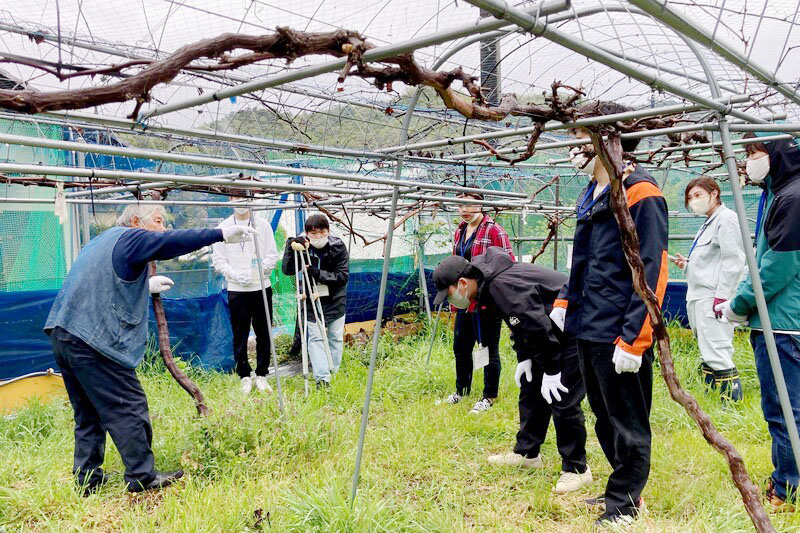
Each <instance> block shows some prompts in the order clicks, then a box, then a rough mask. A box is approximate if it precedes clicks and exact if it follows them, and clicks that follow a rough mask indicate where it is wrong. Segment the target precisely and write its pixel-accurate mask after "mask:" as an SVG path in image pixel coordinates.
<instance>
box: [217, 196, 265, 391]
mask: <svg viewBox="0 0 800 533" xmlns="http://www.w3.org/2000/svg"><path fill="white" fill-rule="evenodd" d="M234 202H235V200H234ZM233 211H234V213H233V215H232V216H230V217H228V218H226V219H225V220H223V221H222V222H221V223H220V224H219V225H218V226H217V228H219V229H223V230H224V229H225V228H227V227H231V226H249V227H251V228H253V229H254V230H255V231H256V232H257V236H256V237H255V238H256V239H258V251H259V252H260V253H261V258H262V261H263V262H262V264H261V265H259V263H258V255H257V254H256V250H255V246H254V244H253V241H247V242H244V243H236V244H226V243H224V242H219V243H216V244H214V245H213V246H212V250H213V254H212V259H211V262H212V264H213V266H214V270H216V271H217V272H219V273H220V274H222V275H223V276H225V280H226V282H227V286H228V304H229V308H230V313H231V328H232V330H233V358H234V360H235V361H236V373H237V374H238V375H239V378H241V387H242V392H243V393H244V394H245V395H247V394H250V391H251V390H252V388H253V384H255V386H256V389H258V390H259V391H261V392H272V388H271V387H270V386H269V384H268V383H267V377H266V376H267V374H268V373H269V360H270V344H269V338H270V337H269V329H268V328H270V327H271V325H270V324H268V323H267V315H266V313H265V312H264V302H263V298H262V296H261V282H260V279H261V278H260V276H259V274H258V270H259V268H260V269H261V271H262V272H263V273H264V284H265V286H266V293H267V301H268V302H269V314H270V317H272V287H271V286H270V279H269V277H270V274H271V273H272V270H273V269H274V268H275V265H276V264H277V263H278V249H277V247H276V246H275V236H274V234H273V232H272V226H270V223H269V222H268V221H267V220H266V219H264V218H262V217H259V216H256V215H255V214H254V213H252V214H251V211H250V209H249V208H247V207H234V208H233ZM251 324H252V326H253V331H255V334H256V370H255V379H253V378H252V377H251V373H252V368H251V366H250V362H249V360H248V358H247V340H248V338H249V336H250V325H251Z"/></svg>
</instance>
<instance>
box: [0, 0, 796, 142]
mask: <svg viewBox="0 0 800 533" xmlns="http://www.w3.org/2000/svg"><path fill="white" fill-rule="evenodd" d="M517 5H518V6H519V7H524V8H529V7H531V5H533V2H520V3H517ZM592 6H598V3H597V2H590V1H583V0H577V1H574V2H573V3H572V8H571V9H570V10H568V11H566V12H564V13H561V14H559V16H560V17H562V18H564V17H566V20H562V21H561V22H557V23H555V24H554V25H555V27H557V28H559V29H561V30H562V31H565V32H568V33H569V34H571V35H572V36H574V37H576V38H580V39H583V40H584V41H587V42H589V43H592V44H594V45H596V46H600V47H603V48H604V49H605V50H607V51H609V52H611V53H615V54H617V55H619V56H620V57H622V58H624V59H628V60H630V61H638V62H639V63H638V64H639V66H640V67H641V69H642V70H643V71H648V72H652V73H654V74H656V75H658V76H660V77H661V78H663V79H665V80H668V81H670V82H673V83H675V84H677V85H679V86H681V87H684V88H686V89H688V90H690V91H691V92H692V93H694V94H697V95H702V96H705V97H710V96H711V93H710V91H709V89H708V86H707V84H706V83H705V82H703V81H702V80H703V79H704V78H705V74H704V72H703V69H702V68H701V65H700V63H699V62H698V60H697V58H696V57H695V56H694V54H693V52H692V51H691V50H690V49H689V47H688V46H687V45H686V43H685V41H684V39H683V37H681V36H680V35H678V34H676V33H675V32H674V31H672V30H671V29H669V28H668V27H666V26H665V25H664V24H663V23H661V22H659V21H657V20H655V19H653V18H651V17H650V16H648V15H646V14H642V13H639V12H638V10H636V8H634V7H632V5H631V4H629V3H627V2H603V3H602V5H601V8H600V9H599V10H597V12H596V13H594V14H591V15H585V16H578V13H579V12H580V11H581V10H583V9H585V8H590V7H592ZM669 6H671V7H672V8H673V9H676V10H678V11H680V12H682V13H685V14H686V15H687V16H688V17H689V18H690V20H692V21H693V22H695V23H696V24H698V25H701V26H703V27H705V28H706V29H708V30H709V31H713V32H714V35H715V37H716V38H717V39H719V40H722V41H725V42H727V43H728V44H729V45H730V46H731V48H733V49H735V50H738V51H739V52H741V53H742V54H744V55H747V56H749V58H750V60H751V61H752V62H754V63H757V64H759V65H761V66H762V67H763V68H764V69H766V70H767V71H769V72H770V73H774V75H775V77H776V78H777V79H778V80H780V81H783V82H786V83H789V84H791V85H792V86H797V84H798V80H800V61H798V60H797V59H798V57H797V56H798V54H800V50H798V45H800V29H798V28H797V25H798V24H800V20H798V17H797V12H798V2H797V1H793V0H769V2H768V5H767V2H766V1H749V0H748V1H745V0H735V1H730V0H728V1H726V0H708V1H707V2H703V1H698V2H691V1H673V2H669ZM0 8H1V9H0V22H2V23H3V24H5V25H6V28H5V29H6V30H13V29H16V30H17V31H19V32H21V33H14V32H12V31H4V32H0V53H7V54H13V55H14V56H21V57H22V58H28V59H31V60H36V61H46V62H50V63H51V64H53V65H55V64H58V63H59V62H60V63H61V64H62V65H73V66H79V67H88V68H96V67H101V66H108V65H112V64H117V63H120V62H123V61H125V60H126V59H125V58H148V59H162V58H164V57H166V56H168V55H169V54H171V53H172V52H174V51H175V50H177V49H178V48H179V47H181V46H183V45H186V44H190V43H193V42H196V41H198V40H201V39H204V38H208V37H211V36H216V35H218V34H221V33H223V32H240V33H248V34H264V33H268V32H272V31H274V29H275V28H276V27H278V26H288V27H291V28H293V29H297V30H305V31H330V30H334V29H351V30H356V31H359V32H361V33H362V34H363V35H365V36H366V37H367V38H368V39H369V41H371V42H372V43H374V44H376V45H378V46H380V45H385V44H390V43H398V42H401V41H405V40H408V39H413V38H416V37H419V36H422V35H430V34H435V33H437V32H440V31H441V30H444V29H449V28H453V27H456V26H461V25H465V24H472V23H475V22H476V21H477V20H478V19H479V11H478V9H477V8H475V7H473V6H471V5H469V4H467V3H466V2H464V1H460V2H456V1H452V0H439V1H434V0H379V1H370V0H365V1H363V2H360V3H358V4H357V6H356V7H354V5H353V2H344V1H341V0H339V1H335V0H296V1H294V2H291V3H286V2H275V1H271V2H265V1H261V0H253V1H250V0H247V1H244V0H240V1H234V2H231V1H227V0H225V1H223V0H193V1H188V0H187V1H177V0H176V1H171V0H168V1H155V0H140V1H138V2H136V1H130V2H106V1H101V0H83V1H81V2H60V3H56V2H54V1H52V0H27V1H26V2H19V1H16V0H15V1H10V0H2V1H0ZM510 27H511V26H509V28H510ZM35 32H40V33H41V34H43V35H47V36H49V37H53V40H45V41H42V42H40V43H38V44H37V42H36V41H35V40H34V39H32V38H30V37H29V36H28V35H26V34H25V33H28V34H30V33H35ZM58 35H60V36H61V43H60V44H59V43H58V37H57V36H58ZM460 42H461V40H459V41H455V42H449V43H443V44H441V45H437V46H430V47H426V48H423V49H420V50H417V51H416V52H415V55H416V58H417V60H418V61H419V62H420V63H422V64H423V65H425V66H429V67H430V66H431V65H432V64H433V62H434V61H435V60H436V59H437V58H438V57H440V56H441V55H442V54H443V53H444V52H446V51H448V50H450V49H451V48H452V47H454V46H458V44H459V43H460ZM500 43H501V44H500V49H501V57H502V60H501V63H500V68H499V69H500V73H501V77H502V92H504V93H509V92H512V93H515V94H517V95H520V96H523V97H533V96H535V95H538V94H541V93H542V91H549V90H550V85H551V84H552V83H553V82H554V81H556V80H558V81H561V82H563V83H565V84H568V85H572V86H576V87H582V88H584V89H585V90H586V92H587V96H588V97H590V98H599V99H606V100H616V101H619V102H622V103H625V104H628V105H631V106H634V107H647V106H652V105H659V104H660V103H664V102H676V101H679V100H680V99H679V98H676V97H675V96H673V95H670V94H662V93H658V92H654V91H653V90H651V88H650V87H648V86H647V85H645V84H642V83H640V82H638V81H636V80H632V79H630V78H628V77H627V76H625V75H623V74H621V73H619V72H616V71H615V70H613V69H611V68H609V67H607V66H604V65H602V64H600V63H597V62H595V61H593V60H591V59H587V58H586V57H583V56H581V55H579V54H576V53H574V52H572V51H570V50H567V49H566V48H564V47H562V46H560V45H558V44H555V43H553V42H551V41H549V40H547V39H545V38H541V37H539V38H532V37H531V36H530V35H527V34H521V33H509V34H508V35H506V36H504V37H503V38H502V39H501V40H500ZM701 49H702V50H703V51H704V53H705V54H706V55H707V57H708V58H709V61H710V63H711V66H712V68H713V70H714V74H715V77H716V79H717V80H718V82H719V83H720V86H721V88H722V91H723V94H725V95H727V94H731V93H732V92H737V93H747V94H751V95H754V99H755V100H756V101H757V102H758V105H753V109H750V110H749V112H750V113H752V114H753V115H756V116H762V117H768V116H769V114H770V113H773V112H784V113H786V114H787V118H788V120H791V121H795V122H796V121H798V119H799V118H800V113H798V105H797V104H795V103H788V102H787V101H786V98H785V97H784V96H782V95H780V94H778V93H776V91H774V90H773V89H770V88H768V87H767V86H765V85H764V84H762V83H760V82H758V81H756V80H754V79H753V77H752V76H750V75H748V74H746V73H745V72H743V71H742V70H741V69H740V68H738V67H736V66H734V65H732V64H731V63H729V62H728V61H727V60H725V59H724V58H721V57H720V56H718V55H717V54H715V53H714V52H712V51H711V50H709V49H707V48H705V47H701ZM9 58H10V59H13V58H12V57H11V56H10V55H9ZM17 59H19V58H18V57H17ZM325 61H330V58H327V57H310V58H305V59H301V60H298V61H296V62H294V63H293V64H292V65H291V66H290V67H289V68H292V69H294V68H299V67H302V66H306V65H311V64H319V63H322V62H325ZM642 62H643V63H645V64H649V65H651V66H644V65H642ZM51 66H52V65H51ZM456 66H462V67H463V68H464V69H465V70H467V71H468V72H470V73H473V74H474V75H476V76H478V75H479V52H478V45H477V44H473V45H471V46H469V47H467V48H465V49H464V50H462V51H460V52H457V53H456V54H455V55H454V56H453V57H452V58H450V60H449V61H447V62H446V63H445V64H444V65H443V67H442V68H443V69H452V68H455V67H456ZM3 68H4V69H5V71H6V72H8V73H9V74H11V75H12V76H13V77H16V78H19V79H20V80H22V81H24V82H26V83H27V84H28V86H29V87H31V88H34V89H37V90H41V91H48V90H54V89H59V88H60V89H63V88H80V87H86V86H91V85H95V84H99V83H111V82H113V81H115V78H108V79H105V78H102V77H100V76H95V77H92V78H90V77H78V78H74V79H70V80H66V81H64V82H59V81H58V80H57V79H56V78H55V77H54V76H52V75H50V74H46V73H44V72H42V71H41V70H37V69H34V68H31V67H30V66H26V65H21V64H19V63H18V62H10V63H7V64H5V65H3ZM64 68H65V69H67V68H68V67H64ZM285 70H286V65H285V63H284V62H283V61H267V62H263V63H259V64H255V65H250V66H247V67H243V68H240V69H238V70H236V71H230V72H220V73H217V74H215V75H208V74H206V75H202V76H198V75H196V74H193V73H189V72H186V73H183V74H181V75H180V76H178V77H177V78H176V79H175V80H173V82H172V83H171V84H169V85H168V86H162V87H159V88H157V89H155V90H154V91H153V93H152V95H153V101H152V102H151V103H150V104H146V105H145V107H144V108H143V111H147V110H148V109H152V108H154V107H158V106H159V105H162V104H165V103H174V102H179V101H183V100H186V99H189V98H192V97H195V96H197V95H198V94H200V93H202V94H206V93H208V92H209V91H215V90H217V89H219V88H221V87H225V86H229V85H235V84H239V83H242V82H243V81H246V80H250V79H260V78H263V77H265V76H269V75H270V74H275V73H279V72H283V71H285ZM64 71H65V72H67V71H68V70H64ZM129 72H136V70H135V69H133V70H130V71H129ZM342 89H343V90H341V91H337V83H336V74H335V73H332V74H326V75H320V76H317V77H314V78H308V79H303V80H301V81H298V82H294V83H290V84H287V85H286V86H282V87H280V88H275V89H268V90H264V91H261V92H258V93H256V94H255V95H253V96H256V97H258V99H259V100H258V101H254V100H252V99H251V98H249V97H247V96H243V97H239V98H236V99H235V101H232V100H229V99H225V100H223V101H220V102H213V103H210V104H205V105H201V106H197V107H192V108H189V109H184V110H180V111H176V112H174V113H169V114H166V115H163V116H159V117H158V118H157V120H156V122H157V123H159V124H169V125H176V126H181V127H200V126H207V125H209V124H211V123H213V122H215V121H217V120H219V119H222V118H224V117H226V116H228V115H229V114H230V113H233V112H235V111H242V110H245V109H247V110H252V109H270V110H272V111H274V112H276V113H277V114H278V115H279V116H284V117H287V118H290V117H294V116H296V115H297V114H301V113H303V112H304V111H313V112H315V113H316V114H318V116H317V117H316V119H315V120H317V121H319V120H320V116H326V115H329V116H328V119H327V122H326V127H327V128H328V129H329V132H330V133H331V135H330V136H329V138H328V139H326V144H328V145H330V146H337V145H340V146H354V145H359V144H360V145H363V147H364V148H367V149H371V150H374V149H378V148H380V147H381V146H385V145H386V144H387V142H386V139H387V138H388V137H390V136H391V135H392V134H391V133H390V132H392V131H396V134H397V137H399V133H400V125H401V120H400V118H399V116H400V115H401V113H400V112H397V111H398V110H399V111H402V109H403V103H404V101H403V100H402V99H401V97H402V96H406V97H407V95H408V90H407V88H405V87H403V86H402V85H401V84H395V86H394V90H395V92H393V93H386V92H380V91H379V90H378V89H376V88H374V87H372V86H371V85H370V84H368V83H367V82H365V81H362V80H359V79H356V78H349V79H348V80H346V82H345V84H344V87H343V88H342ZM393 105H396V106H398V107H397V109H393V111H395V112H394V113H393V115H394V116H389V115H386V116H383V117H381V115H379V114H376V113H375V112H374V111H375V109H379V110H386V108H387V107H389V106H393ZM133 106H134V104H133V103H132V102H128V103H125V104H115V105H109V106H104V107H103V108H100V109H93V110H88V111H90V112H97V113H100V114H103V115H111V116H116V117H120V118H123V117H126V116H127V115H128V114H130V112H131V111H132V109H133ZM148 106H149V107H148ZM442 107H443V106H442V104H441V102H440V101H438V99H436V98H423V99H422V101H421V102H420V104H419V108H420V112H419V115H420V116H426V115H425V113H428V115H427V116H433V117H435V118H437V119H441V118H442V117H443V116H444V117H447V118H448V120H445V121H441V120H439V121H437V122H436V123H433V121H427V122H426V121H425V120H420V121H418V122H415V123H414V124H412V131H411V136H412V138H413V137H414V136H415V130H416V133H417V134H420V131H421V130H424V129H427V130H430V131H425V132H423V133H424V135H427V136H432V138H440V137H447V136H454V135H458V134H460V133H461V132H462V131H465V124H464V119H463V117H461V116H459V115H457V114H456V113H454V112H452V111H450V112H448V113H446V114H444V115H443V114H442V113H441V112H439V113H435V114H433V115H431V111H432V110H439V111H442ZM390 114H391V113H390ZM253 121H254V122H255V121H257V119H255V118H254V119H253ZM273 122H278V121H273ZM528 123H529V121H528V120H527V119H524V118H513V119H509V120H508V121H506V122H504V123H501V124H486V125H485V126H486V127H487V128H503V127H508V126H518V125H527V124H528ZM343 124H350V126H348V127H343V126H342V125H343ZM471 125H474V122H473V124H471ZM306 126H308V123H305V125H304V123H303V122H302V120H298V121H297V122H296V123H294V124H292V126H291V127H290V128H288V129H287V128H285V127H278V126H276V124H274V123H270V124H266V123H265V124H259V125H258V126H257V130H258V131H257V133H258V135H260V136H263V137H266V138H275V139H284V140H289V141H297V142H305V141H307V140H308V139H307V138H306V137H307V135H304V132H303V130H304V128H305V127H306ZM218 127H223V126H219V125H218ZM224 127H227V126H224ZM337 131H339V132H341V134H342V135H341V136H340V137H337V135H336V132H337ZM250 133H253V131H252V129H251V131H250ZM388 144H389V145H391V144H394V143H388Z"/></svg>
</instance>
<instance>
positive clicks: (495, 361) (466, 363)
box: [453, 311, 503, 398]
mask: <svg viewBox="0 0 800 533" xmlns="http://www.w3.org/2000/svg"><path fill="white" fill-rule="evenodd" d="M479 321H480V333H481V334H480V337H481V339H480V340H481V341H482V342H483V345H484V346H486V347H487V348H489V364H488V365H486V366H485V367H483V397H484V398H497V389H498V387H499V386H500V347H499V345H500V328H501V326H502V325H503V321H502V319H501V318H499V317H497V316H496V315H494V314H493V313H488V312H483V313H477V312H476V313H467V312H466V311H458V312H457V313H456V323H455V331H454V336H453V353H454V354H455V356H456V392H458V393H459V394H461V395H462V396H465V395H467V394H469V393H470V391H471V390H472V350H473V348H475V344H476V343H477V342H478V323H479Z"/></svg>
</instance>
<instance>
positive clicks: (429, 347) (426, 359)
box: [425, 302, 444, 369]
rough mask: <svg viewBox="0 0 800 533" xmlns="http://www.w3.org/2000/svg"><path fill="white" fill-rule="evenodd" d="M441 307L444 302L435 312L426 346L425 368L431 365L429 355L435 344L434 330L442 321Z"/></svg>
mask: <svg viewBox="0 0 800 533" xmlns="http://www.w3.org/2000/svg"><path fill="white" fill-rule="evenodd" d="M442 307H444V302H442V303H440V304H439V309H437V310H436V322H434V323H433V331H432V332H431V343H430V345H429V346H428V357H426V358H425V368H426V369H427V368H428V366H429V365H430V364H431V353H433V344H434V343H435V342H436V330H437V329H439V322H441V320H442Z"/></svg>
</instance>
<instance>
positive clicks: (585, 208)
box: [578, 181, 608, 218]
mask: <svg viewBox="0 0 800 533" xmlns="http://www.w3.org/2000/svg"><path fill="white" fill-rule="evenodd" d="M596 188H597V182H596V181H593V182H592V184H591V185H590V186H589V189H587V191H586V194H584V195H583V198H582V199H581V203H580V205H579V206H578V218H583V217H585V216H586V214H587V213H588V212H589V211H591V210H592V207H594V204H596V203H597V201H598V200H599V199H600V197H601V196H603V193H604V192H605V190H606V189H607V188H608V185H606V186H605V187H603V190H602V191H600V194H598V195H597V198H593V199H592V201H591V202H590V203H589V205H586V201H587V200H589V198H590V197H591V196H592V193H594V190H595V189H596Z"/></svg>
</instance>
